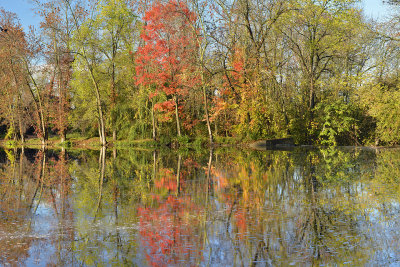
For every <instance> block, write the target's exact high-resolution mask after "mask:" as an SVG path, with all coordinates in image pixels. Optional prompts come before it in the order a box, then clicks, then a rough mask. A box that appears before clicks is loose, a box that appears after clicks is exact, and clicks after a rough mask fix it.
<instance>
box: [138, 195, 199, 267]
mask: <svg viewBox="0 0 400 267" xmlns="http://www.w3.org/2000/svg"><path fill="white" fill-rule="evenodd" d="M198 212H199V210H198V208H197V207H196V206H195V205H194V204H193V202H192V201H191V200H190V198H188V197H183V198H177V197H173V196H169V197H168V198H167V199H166V200H165V201H163V202H162V203H159V206H157V207H155V208H151V207H144V208H139V209H138V214H139V216H140V231H139V233H140V239H141V243H142V245H143V247H145V248H146V249H145V253H146V258H147V261H148V263H149V264H150V265H152V266H167V265H170V264H178V265H179V264H180V263H181V262H185V263H189V264H188V265H196V263H197V262H198V258H199V257H200V256H201V250H202V249H201V247H198V246H201V244H202V242H200V236H199V235H195V233H196V232H198V231H197V230H196V229H195V227H196V226H197V225H199V224H200V221H199V220H198ZM191 214H192V215H196V216H191Z"/></svg>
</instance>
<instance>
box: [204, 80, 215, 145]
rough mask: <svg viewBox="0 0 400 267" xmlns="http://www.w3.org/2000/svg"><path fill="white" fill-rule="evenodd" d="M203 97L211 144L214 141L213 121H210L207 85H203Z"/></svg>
mask: <svg viewBox="0 0 400 267" xmlns="http://www.w3.org/2000/svg"><path fill="white" fill-rule="evenodd" d="M203 97H204V110H205V113H206V122H207V130H208V138H209V140H210V145H212V144H213V143H214V141H213V135H212V131H211V123H210V118H209V115H208V100H207V94H206V87H205V86H204V85H203Z"/></svg>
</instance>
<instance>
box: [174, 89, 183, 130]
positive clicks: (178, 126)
mask: <svg viewBox="0 0 400 267" xmlns="http://www.w3.org/2000/svg"><path fill="white" fill-rule="evenodd" d="M174 101H175V117H176V131H177V133H178V137H181V126H180V122H179V113H178V96H175V97H174Z"/></svg>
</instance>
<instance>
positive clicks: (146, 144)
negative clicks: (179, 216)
mask: <svg viewBox="0 0 400 267" xmlns="http://www.w3.org/2000/svg"><path fill="white" fill-rule="evenodd" d="M250 143H251V142H244V141H243V140H240V139H237V138H233V137H216V138H215V141H214V144H213V147H223V146H234V147H248V146H250ZM0 146H1V147H9V148H10V147H21V146H24V147H31V148H41V147H42V146H43V145H42V142H41V140H40V139H39V138H36V137H31V138H27V139H26V140H25V142H24V143H22V142H20V141H18V140H17V141H14V140H4V139H2V140H0ZM45 146H46V147H47V148H69V149H95V150H97V149H100V148H101V145H100V142H99V138H98V137H84V136H79V135H71V136H70V137H68V139H67V140H66V141H64V142H60V138H59V137H58V136H52V137H50V138H49V139H48V140H47V141H46V145H45ZM107 147H110V148H129V147H139V148H160V147H168V148H173V149H178V148H188V149H195V150H198V149H202V148H206V147H209V142H208V139H207V138H203V137H200V138H195V139H193V138H189V137H187V136H182V137H180V138H172V139H170V140H168V141H165V140H163V141H154V140H153V139H140V140H117V141H115V142H113V141H112V140H109V141H108V143H107Z"/></svg>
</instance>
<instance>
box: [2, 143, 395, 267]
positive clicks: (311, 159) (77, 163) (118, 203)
mask: <svg viewBox="0 0 400 267" xmlns="http://www.w3.org/2000/svg"><path fill="white" fill-rule="evenodd" d="M0 185H1V186H0V264H1V265H4V266H7V265H18V266H20V265H26V266H47V265H50V266H53V265H54V266H81V265H83V266H93V265H96V266H97V265H117V266H121V265H127V266H132V265H138V266H166V265H168V266H188V265H195V266H197V265H200V266H208V265H211V266H234V265H235V266H265V265H267V266H268V265H273V266H276V265H278V266H279V265H296V266H297V265H305V266H309V265H342V264H348V265H349V266H354V265H390V264H393V265H396V264H400V218H399V217H400V202H399V201H400V197H399V196H400V194H399V189H400V151H399V150H396V149H391V150H390V149H386V150H377V151H375V150H371V149H356V148H342V149H334V148H326V149H295V150H293V151H239V150H235V149H227V150H214V151H203V152H194V151H180V152H176V151H138V150H118V151H108V150H107V151H105V150H101V151H68V152H62V151H50V150H48V151H40V150H29V149H24V150H21V149H18V150H0Z"/></svg>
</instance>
